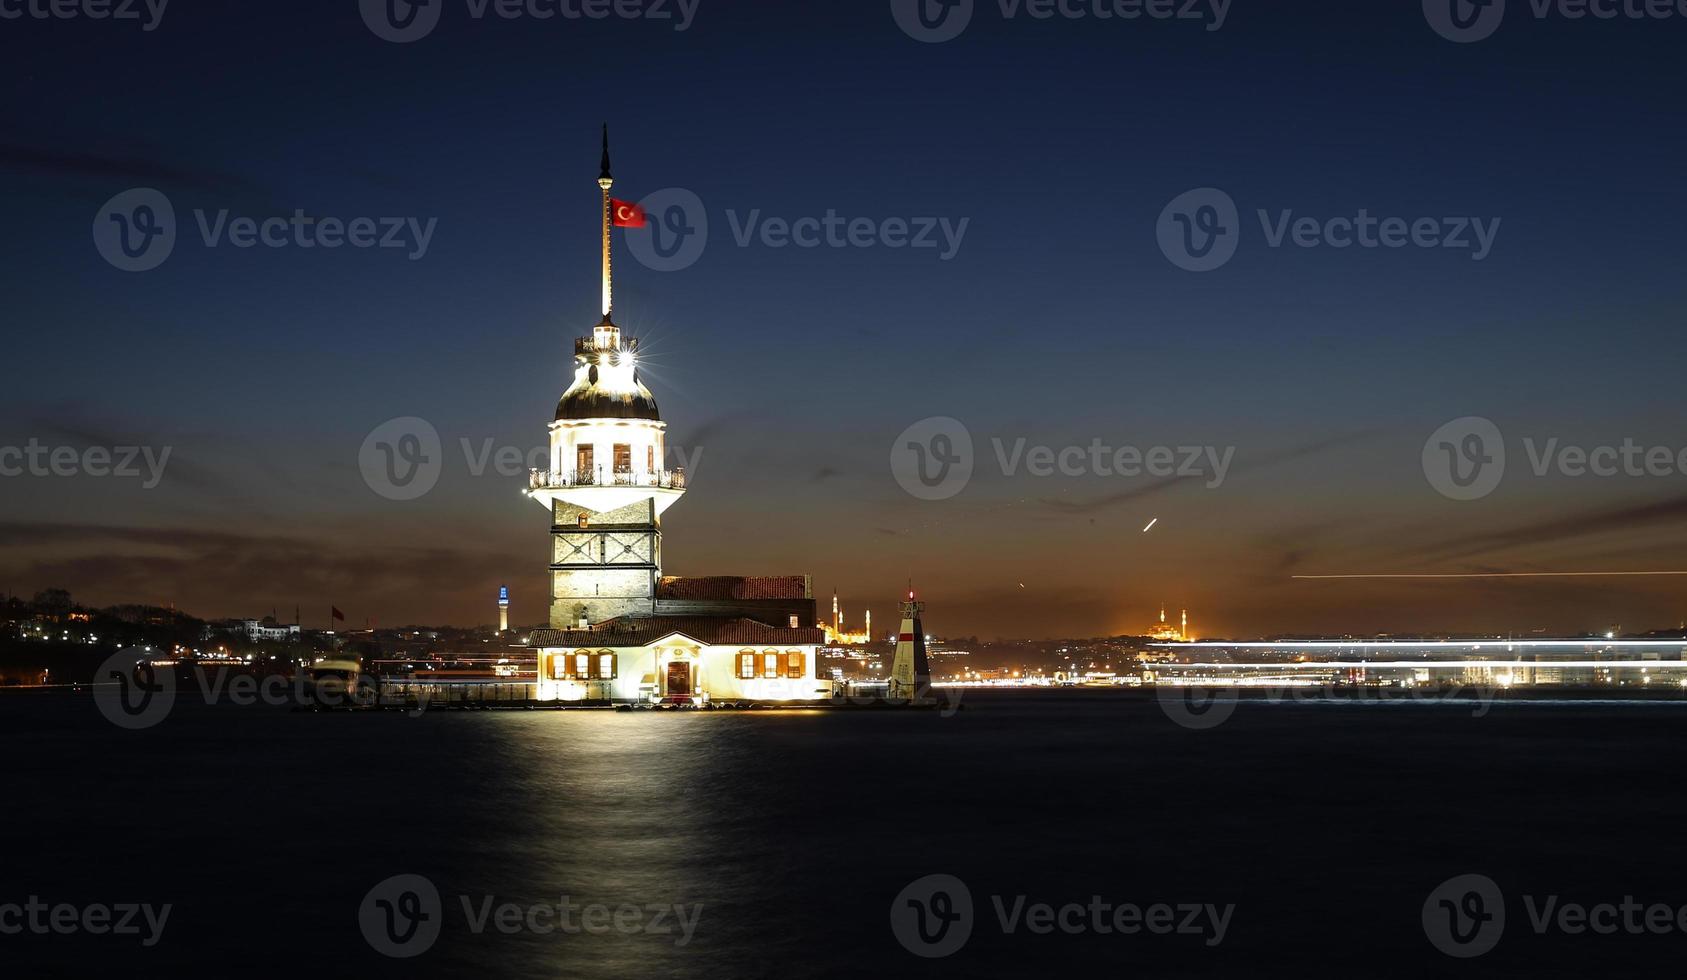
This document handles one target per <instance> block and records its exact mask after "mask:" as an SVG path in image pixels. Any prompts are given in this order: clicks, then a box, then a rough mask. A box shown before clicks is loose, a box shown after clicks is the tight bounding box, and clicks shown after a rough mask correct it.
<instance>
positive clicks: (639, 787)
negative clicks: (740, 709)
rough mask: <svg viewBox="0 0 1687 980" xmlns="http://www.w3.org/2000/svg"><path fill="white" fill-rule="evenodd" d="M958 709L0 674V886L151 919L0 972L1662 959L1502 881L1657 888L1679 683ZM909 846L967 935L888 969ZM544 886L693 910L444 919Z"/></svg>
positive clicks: (62, 945)
mask: <svg viewBox="0 0 1687 980" xmlns="http://www.w3.org/2000/svg"><path fill="white" fill-rule="evenodd" d="M963 703H964V704H965V709H964V710H962V711H960V712H958V713H956V714H955V715H954V716H952V717H940V716H938V715H937V714H935V713H915V712H857V713H805V712H762V713H742V714H733V713H681V712H671V713H649V712H640V713H604V712H590V713H588V712H476V713H440V712H435V713H431V714H428V715H425V716H423V717H420V718H411V717H406V716H404V715H401V714H362V715H352V714H303V713H293V712H290V711H287V710H284V709H276V708H251V707H237V706H232V705H222V706H206V705H203V704H195V703H192V702H184V703H182V704H179V705H178V706H177V707H176V709H175V710H174V712H173V713H172V714H171V716H170V717H169V718H168V719H167V720H166V721H165V722H164V723H163V724H161V725H159V726H158V727H156V728H152V729H149V730H146V731H141V732H130V731H123V730H120V729H118V728H116V727H114V726H112V725H110V724H109V723H107V722H106V721H105V720H104V719H103V718H102V717H100V715H99V714H98V713H97V712H96V711H95V709H94V706H93V704H92V702H91V700H89V699H87V698H86V697H84V696H77V695H71V694H46V695H43V694H26V693H13V694H6V695H4V696H3V697H0V732H3V733H4V736H5V747H6V748H5V753H4V762H3V763H0V765H3V766H4V773H5V781H4V785H5V790H6V806H5V807H4V816H3V817H0V830H3V842H4V844H3V846H4V852H3V854H4V868H3V873H0V904H4V903H7V902H23V901H25V900H27V899H28V898H29V897H30V896H32V895H33V896H39V897H40V898H42V899H43V900H46V901H50V902H70V903H75V904H78V905H87V904H89V903H95V902H105V903H119V902H147V903H152V904H154V905H162V904H163V903H170V904H171V905H172V912H171V915H170V918H169V920H168V923H167V926H166V927H165V929H164V932H163V934H162V939H161V941H160V942H159V943H158V945H157V946H156V947H155V948H152V949H143V948H141V947H140V944H139V941H138V940H137V939H135V938H130V937H115V936H106V937H90V936H86V935H45V936H37V935H32V934H27V933H26V934H23V935H15V936H0V962H7V963H9V964H10V965H11V966H10V968H9V969H8V974H9V975H14V976H25V975H30V976H88V975H103V974H104V972H105V971H107V970H112V969H121V970H124V971H132V970H135V971H145V972H146V973H148V974H154V973H157V974H160V975H162V974H165V973H167V972H176V973H185V974H187V975H217V976H235V975H265V976H268V975H275V976H300V975H310V974H315V975H323V976H343V975H352V974H360V975H389V974H390V975H400V974H411V975H415V974H422V975H452V976H461V975H465V974H471V973H476V974H481V975H485V976H497V977H573V976H580V977H629V976H674V977H731V976H771V975H778V976H789V977H805V976H856V975H861V974H881V975H890V976H900V975H911V974H915V973H920V974H925V975H929V974H939V975H956V976H1029V975H1046V974H1049V973H1057V972H1066V971H1077V970H1085V971H1092V970H1100V969H1106V970H1109V971H1118V972H1123V973H1127V974H1129V973H1134V974H1138V975H1144V976H1249V975H1264V974H1271V975H1282V974H1290V975H1292V974H1311V975H1332V974H1339V975H1342V976H1377V975H1399V976H1422V975H1431V974H1434V975H1449V974H1469V975H1477V974H1478V973H1480V974H1482V975H1490V976H1491V975H1585V974H1587V973H1590V972H1593V971H1595V970H1598V971H1601V972H1605V973H1611V972H1613V971H1617V972H1620V971H1624V970H1628V969H1639V968H1643V967H1646V966H1650V965H1673V964H1675V963H1679V962H1680V961H1681V957H1682V954H1683V953H1687V936H1684V935H1681V934H1679V933H1677V934H1673V935H1642V936H1631V935H1625V934H1618V935H1593V934H1582V935H1565V934H1562V933H1556V934H1549V935H1545V936H1540V935H1536V934H1535V932H1534V931H1533V929H1532V926H1531V923H1530V921H1529V919H1528V917H1527V914H1526V910H1525V907H1524V905H1523V900H1522V896H1524V895H1530V896H1533V897H1535V898H1536V899H1537V900H1540V899H1544V898H1545V897H1546V896H1550V895H1558V896H1560V897H1561V900H1562V901H1575V902H1580V903H1586V904H1594V903H1597V902H1604V901H1610V902H1620V901H1621V900H1622V899H1623V897H1624V896H1634V897H1635V898H1637V899H1639V900H1641V901H1644V902H1648V903H1655V902H1661V903H1668V904H1670V905H1672V906H1677V907H1679V906H1683V905H1687V864H1684V862H1683V856H1684V853H1683V851H1684V849H1683V845H1682V844H1681V840H1682V824H1683V820H1684V819H1687V791H1684V790H1683V788H1682V775H1683V767H1682V764H1681V756H1682V752H1683V747H1684V746H1687V705H1683V704H1677V703H1652V704H1645V703H1640V704H1578V703H1567V704H1499V705H1495V706H1494V707H1493V708H1492V710H1491V711H1489V712H1488V713H1487V715H1486V716H1485V717H1475V716H1474V711H1473V705H1471V704H1469V703H1453V704H1355V705H1338V704H1299V705H1296V704H1260V703H1243V704H1241V705H1239V706H1238V708H1237V709H1236V711H1235V714H1234V715H1233V716H1232V717H1231V718H1230V719H1229V721H1227V722H1226V723H1225V724H1223V725H1221V726H1220V727H1217V728H1215V729H1212V730H1208V731H1191V730H1188V729H1185V728H1182V727H1179V726H1178V725H1176V724H1173V723H1172V722H1171V721H1170V720H1169V719H1168V717H1167V715H1166V714H1165V713H1164V712H1163V711H1162V710H1161V709H1160V708H1159V706H1158V705H1157V704H1156V703H1155V702H1154V701H1153V700H1152V699H1145V698H1143V697H1141V696H1140V695H1129V694H1113V693H1109V692H1086V691H1065V692H1032V693H1022V694H1007V693H969V694H968V695H967V696H966V697H965V698H964V700H963ZM939 873H941V874H947V875H953V876H955V877H956V878H958V879H960V881H962V882H964V884H965V886H966V889H967V891H968V892H969V893H970V895H971V898H972V903H973V905H974V915H973V917H972V929H971V935H970V939H968V940H967V941H966V942H965V944H964V945H962V946H961V948H960V949H959V950H958V951H957V952H955V953H953V954H952V955H950V956H948V957H945V958H942V959H923V958H919V957H916V956H914V955H913V954H912V953H910V952H909V951H908V950H907V949H905V948H904V946H903V945H901V944H900V943H899V942H898V940H897V939H896V937H895V936H894V935H893V931H892V925H891V911H892V905H893V901H894V900H896V899H897V897H898V895H899V893H900V892H902V890H903V889H904V888H905V887H906V886H908V885H909V884H910V882H913V881H914V880H916V879H919V878H922V877H923V876H926V875H930V874H939ZM1465 873H1481V874H1484V875H1487V876H1489V877H1491V878H1492V879H1493V880H1494V881H1495V882H1496V883H1497V884H1498V885H1499V886H1500V887H1501V888H1502V889H1503V890H1504V893H1505V895H1506V906H1507V916H1508V918H1507V922H1506V926H1505V931H1504V935H1503V938H1502V939H1501V940H1500V941H1499V943H1498V945H1497V946H1496V947H1495V948H1494V949H1493V951H1492V952H1490V953H1488V954H1486V955H1484V956H1482V957H1480V958H1477V959H1472V960H1463V961H1461V960H1455V959H1451V958H1448V957H1446V956H1444V955H1443V954H1441V953H1440V952H1438V951H1437V950H1436V949H1435V948H1434V947H1432V946H1431V945H1430V943H1429V940H1428V939H1427V938H1426V935H1425V931H1424V927H1423V925H1422V921H1421V915H1422V908H1423V905H1424V902H1425V898H1426V897H1427V896H1428V895H1429V893H1430V891H1431V890H1432V889H1433V888H1435V887H1436V886H1437V885H1438V884H1440V883H1441V882H1443V881H1444V880H1446V879H1448V878H1450V877H1452V876H1454V875H1459V874H1465ZM400 874H411V875H420V876H423V877H425V878H426V879H427V881H428V882H429V883H430V884H431V885H432V886H433V887H434V888H435V889H436V890H437V892H438V893H439V895H440V907H439V909H438V914H439V916H440V920H439V923H438V924H439V928H440V932H439V935H438V938H437V941H435V942H434V943H433V945H432V946H431V947H430V948H427V950H426V952H424V953H422V954H421V955H419V956H416V957H414V958H412V959H402V960H401V959H392V958H388V957H386V956H384V955H382V954H381V953H379V952H377V951H376V950H375V949H374V948H372V946H371V944H370V942H369V941H368V940H367V939H366V938H365V932H364V930H363V928H362V927H361V925H360V918H359V915H360V907H361V906H363V903H364V902H365V899H366V896H369V894H370V892H371V889H372V888H374V887H375V886H377V884H378V883H380V882H383V881H385V880H386V879H389V878H391V877H392V876H394V875H400ZM564 895H567V896H569V897H570V900H571V901H572V902H573V903H574V904H575V905H576V906H584V905H589V904H602V905H605V906H608V907H610V908H618V907H621V906H623V905H626V906H636V907H638V908H639V909H645V910H648V907H649V906H652V905H658V906H668V907H671V906H674V905H679V906H681V907H683V908H685V909H687V910H697V912H696V915H697V918H696V920H695V931H694V933H693V934H692V935H691V936H690V938H689V941H686V942H683V944H682V943H681V941H680V940H682V938H683V937H682V936H681V935H679V934H678V933H677V932H676V933H673V934H661V933H659V932H645V931H637V932H634V931H632V929H633V928H634V927H633V926H630V925H629V926H628V927H627V928H624V929H620V930H617V929H616V928H614V927H613V925H612V926H611V927H610V929H609V931H607V932H604V933H601V934H587V933H555V932H553V933H550V934H541V933H537V932H534V931H532V930H529V929H526V928H522V929H521V930H520V931H518V932H516V933H515V934H512V935H506V934H502V933H500V932H498V931H497V929H496V927H495V926H493V925H491V924H489V925H488V927H487V929H486V931H484V932H483V933H480V934H476V933H475V932H474V931H473V930H472V928H471V925H470V921H469V920H470V919H471V918H472V916H471V915H470V914H468V913H466V912H465V910H464V907H463V899H464V897H467V898H468V900H469V904H470V907H471V909H475V910H478V909H480V908H482V907H486V906H487V903H488V902H490V904H491V905H492V906H496V905H499V904H503V903H514V904H515V905H517V906H522V907H526V906H530V905H534V904H545V903H548V904H550V905H556V904H558V903H559V902H560V901H561V899H562V896H564ZM992 896H998V897H999V899H1000V901H1001V903H1002V905H1003V907H1004V908H1006V909H1008V910H1009V911H1011V910H1012V908H1013V906H1014V904H1015V902H1016V900H1017V897H1018V896H1024V900H1025V905H1027V906H1028V905H1032V904H1035V903H1045V902H1046V903H1049V904H1051V905H1054V906H1057V907H1058V906H1061V905H1064V904H1068V903H1079V904H1085V905H1087V904H1089V903H1091V902H1092V901H1099V902H1103V903H1107V904H1108V905H1119V904H1125V903H1134V904H1138V905H1143V906H1147V905H1152V904H1154V903H1168V904H1172V905H1178V904H1183V903H1194V904H1200V905H1205V904H1213V905H1216V906H1225V905H1230V904H1234V906H1235V909H1234V912H1233V913H1232V914H1231V918H1230V920H1229V925H1228V931H1227V933H1226V935H1225V936H1224V938H1223V941H1222V942H1220V943H1218V944H1217V945H1216V946H1208V945H1206V939H1207V938H1208V937H1204V936H1189V935H1177V934H1172V935H1143V934H1138V935H1130V936H1125V935H1118V934H1113V935H1100V934H1096V933H1095V932H1093V931H1090V932H1084V933H1076V934H1074V933H1069V932H1065V931H1062V930H1060V929H1058V928H1057V929H1056V930H1055V931H1053V932H1051V933H1049V934H1046V935H1039V934H1035V933H1031V932H1029V931H1027V930H1026V929H1025V927H1024V924H1023V922H1022V923H1021V924H1020V927H1019V929H1018V931H1016V932H1012V933H1008V932H1006V931H1005V930H1004V928H1003V926H1002V925H1001V923H1000V922H999V921H998V915H997V910H996V908H995V904H996V900H995V899H993V898H992ZM933 911H938V910H936V909H933ZM687 914H691V912H690V911H688V912H687ZM640 915H641V916H644V917H646V918H645V919H644V920H642V925H640V926H638V928H641V929H642V928H648V927H651V926H653V925H654V926H662V925H668V926H670V927H673V928H677V927H675V926H674V925H673V920H672V919H669V921H668V922H666V923H652V922H650V921H649V920H648V916H649V915H651V913H649V912H648V911H644V912H641V913H640ZM1179 918H1181V913H1179ZM632 921H633V920H632V919H630V918H629V919H627V920H626V922H628V923H632Z"/></svg>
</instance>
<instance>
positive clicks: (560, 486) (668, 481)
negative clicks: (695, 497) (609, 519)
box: [527, 469, 685, 490]
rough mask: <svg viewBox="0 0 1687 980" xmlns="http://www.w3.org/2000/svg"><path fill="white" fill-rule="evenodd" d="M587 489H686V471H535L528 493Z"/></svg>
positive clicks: (531, 474) (528, 484) (529, 474)
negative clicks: (530, 491) (531, 491)
mask: <svg viewBox="0 0 1687 980" xmlns="http://www.w3.org/2000/svg"><path fill="white" fill-rule="evenodd" d="M583 487H632V488H648V489H653V490H684V489H685V470H683V469H673V470H642V471H632V472H623V473H591V472H586V473H575V472H567V473H553V472H550V471H547V470H531V471H529V472H528V476H527V489H528V490H574V489H579V488H583Z"/></svg>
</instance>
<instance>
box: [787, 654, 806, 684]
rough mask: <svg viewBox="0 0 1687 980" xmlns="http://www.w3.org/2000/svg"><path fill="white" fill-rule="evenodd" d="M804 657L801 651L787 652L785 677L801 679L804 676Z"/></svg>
mask: <svg viewBox="0 0 1687 980" xmlns="http://www.w3.org/2000/svg"><path fill="white" fill-rule="evenodd" d="M804 666H805V665H804V663H803V655H802V651H801V650H786V651H785V676H786V677H788V678H796V679H800V678H801V677H802V676H803V673H804V671H803V667H804Z"/></svg>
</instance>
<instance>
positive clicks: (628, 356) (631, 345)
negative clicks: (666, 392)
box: [556, 317, 662, 422]
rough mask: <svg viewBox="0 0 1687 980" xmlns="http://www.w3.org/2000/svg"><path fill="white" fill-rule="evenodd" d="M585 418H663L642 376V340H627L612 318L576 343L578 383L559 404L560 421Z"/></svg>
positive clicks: (575, 383)
mask: <svg viewBox="0 0 1687 980" xmlns="http://www.w3.org/2000/svg"><path fill="white" fill-rule="evenodd" d="M585 419H644V420H646V421H650V422H660V421H661V420H662V414H661V412H659V411H658V410H657V408H656V397H655V396H654V395H652V394H651V393H650V389H649V388H646V387H645V386H644V382H642V381H640V380H639V377H638V341H636V340H631V339H628V340H625V341H623V340H622V338H621V331H620V328H618V327H616V326H615V325H614V324H613V323H610V322H609V318H608V317H605V318H604V322H603V323H600V324H598V326H597V328H596V329H595V330H594V331H593V332H592V336H590V337H582V338H581V339H580V340H578V341H576V342H575V344H574V383H573V384H572V385H569V386H568V390H567V391H565V392H563V393H562V398H561V400H559V401H558V402H557V405H556V420H557V421H558V422H563V421H581V420H585Z"/></svg>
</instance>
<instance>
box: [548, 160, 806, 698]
mask: <svg viewBox="0 0 1687 980" xmlns="http://www.w3.org/2000/svg"><path fill="white" fill-rule="evenodd" d="M614 184H615V178H614V177H613V176H611V175H610V170H609V133H608V128H607V127H605V130H604V137H603V166H602V168H601V169H600V171H599V173H598V179H597V186H598V192H599V194H600V195H601V196H602V204H603V211H602V214H601V225H602V226H601V228H600V229H599V230H600V231H601V233H602V236H603V237H602V244H603V253H602V261H603V270H602V271H603V319H602V320H601V321H599V322H598V324H597V326H595V327H593V328H592V332H591V334H590V335H589V336H586V337H581V338H579V339H578V340H576V341H575V342H574V360H573V364H572V374H573V378H572V380H571V381H570V382H569V384H568V386H567V388H566V389H565V390H564V391H563V393H562V397H561V398H559V399H558V400H557V406H556V414H555V416H554V418H553V419H552V420H551V421H550V423H549V425H550V458H549V460H548V461H547V465H546V466H545V468H544V469H538V470H534V471H533V472H532V473H531V474H529V479H528V487H527V489H526V490H525V491H524V493H525V494H526V495H527V496H528V497H530V498H532V499H533V500H536V501H538V502H539V503H540V504H542V505H543V506H544V507H545V510H546V513H547V515H548V517H549V520H548V522H547V524H548V527H547V530H546V533H547V535H548V538H549V542H550V559H551V560H550V565H549V570H548V573H549V577H550V579H549V581H550V626H549V627H547V628H541V629H536V630H534V631H533V632H532V633H531V634H529V635H528V637H527V646H528V647H529V648H531V649H532V651H533V654H534V658H533V662H534V668H533V669H534V696H535V697H536V698H537V699H538V700H541V701H564V702H572V703H577V704H603V705H607V704H632V703H652V702H657V701H660V702H662V703H664V704H666V705H669V706H672V707H677V706H699V705H704V704H709V703H712V702H714V701H716V700H720V701H725V702H727V703H743V702H755V703H761V702H785V703H790V702H803V701H815V700H822V699H826V698H829V697H830V696H831V694H832V682H831V679H830V678H828V677H824V676H822V675H821V673H820V664H819V650H820V647H821V646H822V645H823V644H824V643H825V640H826V634H825V632H824V631H823V630H822V629H821V628H820V626H819V623H818V622H817V617H816V615H815V603H814V592H813V586H812V583H811V581H810V580H809V577H808V576H807V575H700V576H683V575H663V574H662V515H663V512H665V511H666V510H667V509H668V508H669V507H672V506H673V505H674V504H675V503H676V502H677V501H678V500H679V499H680V497H682V496H683V495H684V494H685V492H686V477H685V474H684V473H682V472H680V471H679V470H672V471H670V470H667V469H664V468H663V465H662V458H663V455H664V452H665V450H666V446H665V445H664V439H665V438H666V429H667V426H666V423H664V422H663V420H662V415H661V413H660V412H659V411H657V408H656V399H655V398H654V397H652V396H651V394H650V389H649V388H646V387H645V386H644V380H643V379H642V377H641V376H640V373H639V349H638V342H637V341H635V340H633V339H632V338H630V337H626V336H624V335H623V334H622V332H621V328H620V327H619V326H617V325H616V323H615V293H614V290H613V288H612V287H613V280H612V279H611V277H610V273H611V265H610V259H611V255H610V238H609V236H610V232H611V229H612V228H615V227H623V228H635V229H636V228H640V227H643V225H644V213H643V209H642V208H640V207H639V206H638V205H637V204H631V203H627V202H625V201H617V200H615V199H614V198H611V197H610V196H609V191H610V188H611V187H613V186H614Z"/></svg>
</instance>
